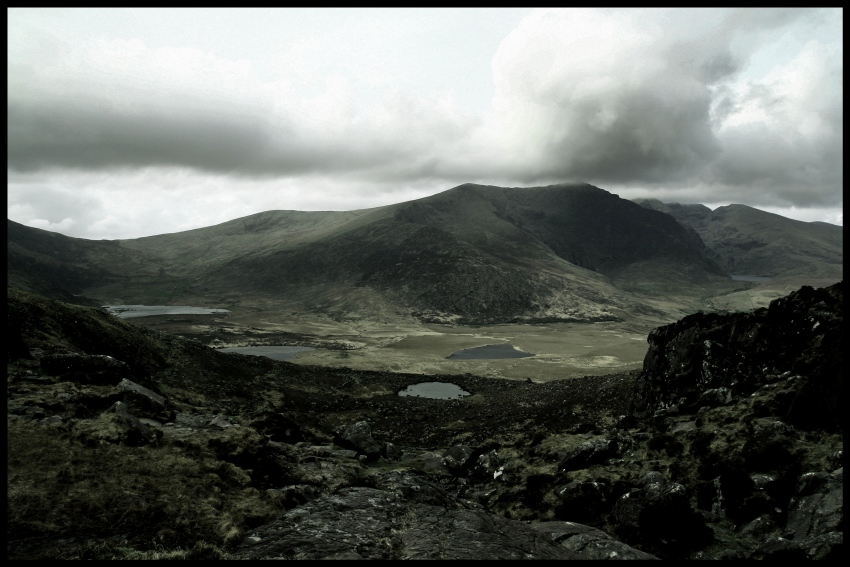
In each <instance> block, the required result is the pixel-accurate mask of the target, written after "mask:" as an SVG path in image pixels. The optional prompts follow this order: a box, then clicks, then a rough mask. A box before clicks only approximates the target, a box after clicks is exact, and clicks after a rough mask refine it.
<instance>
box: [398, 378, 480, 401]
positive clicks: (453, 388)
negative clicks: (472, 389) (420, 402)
mask: <svg viewBox="0 0 850 567" xmlns="http://www.w3.org/2000/svg"><path fill="white" fill-rule="evenodd" d="M398 395H399V396H415V397H417V398H431V399H433V400H457V399H460V398H462V397H464V396H468V395H469V392H466V391H464V390H462V389H461V387H460V386H458V385H457V384H450V383H448V382H420V383H419V384H413V385H412V386H408V387H407V388H405V389H404V390H402V391H401V392H399V393H398Z"/></svg>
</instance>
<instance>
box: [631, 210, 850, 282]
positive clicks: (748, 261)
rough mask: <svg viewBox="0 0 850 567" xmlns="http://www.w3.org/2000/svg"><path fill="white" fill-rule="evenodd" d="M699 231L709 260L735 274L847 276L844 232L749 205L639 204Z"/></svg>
mask: <svg viewBox="0 0 850 567" xmlns="http://www.w3.org/2000/svg"><path fill="white" fill-rule="evenodd" d="M635 202H637V203H638V204H640V205H642V206H644V207H647V208H650V209H653V210H657V211H661V212H664V213H667V214H669V215H671V216H672V217H674V218H675V219H676V220H677V221H679V222H680V223H681V224H682V225H683V226H686V227H691V228H693V229H694V230H695V231H696V232H697V233H698V234H699V235H700V237H701V238H702V240H703V242H705V244H706V246H707V247H708V248H709V249H710V253H709V256H711V257H712V258H713V259H715V260H716V261H717V262H718V263H719V264H720V265H721V266H722V267H723V268H724V269H725V270H726V271H728V272H729V273H731V274H750V275H757V276H771V277H782V276H794V275H806V276H813V277H821V278H826V279H828V278H834V279H835V280H836V281H838V280H840V279H842V278H843V274H844V265H843V264H844V228H843V227H841V226H836V225H832V224H828V223H824V222H802V221H797V220H792V219H788V218H785V217H783V216H780V215H775V214H773V213H768V212H765V211H761V210H759V209H754V208H752V207H748V206H746V205H729V206H726V207H718V208H717V209H715V210H714V211H712V210H711V209H709V208H708V207H706V206H704V205H681V204H679V203H662V202H661V201H658V200H656V199H636V200H635Z"/></svg>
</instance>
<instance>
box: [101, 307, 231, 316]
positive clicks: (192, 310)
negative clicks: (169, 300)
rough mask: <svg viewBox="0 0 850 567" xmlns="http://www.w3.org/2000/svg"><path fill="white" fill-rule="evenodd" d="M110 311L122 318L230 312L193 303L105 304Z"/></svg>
mask: <svg viewBox="0 0 850 567" xmlns="http://www.w3.org/2000/svg"><path fill="white" fill-rule="evenodd" d="M102 307H103V309H105V310H106V311H107V312H108V313H112V314H113V315H117V316H118V317H120V318H121V319H132V318H133V317H150V316H151V315H212V314H223V313H230V311H229V310H227V309H208V308H206V307H192V306H191V305H103V306H102Z"/></svg>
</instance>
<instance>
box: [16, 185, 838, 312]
mask: <svg viewBox="0 0 850 567" xmlns="http://www.w3.org/2000/svg"><path fill="white" fill-rule="evenodd" d="M651 205H652V204H651V203H650V204H647V203H643V206H641V205H639V204H637V203H635V202H632V201H629V200H625V199H620V198H619V197H618V196H616V195H613V194H611V193H609V192H607V191H605V190H603V189H600V188H598V187H593V186H591V185H587V184H572V185H552V186H548V187H532V188H504V187H493V186H483V185H474V184H465V185H461V186H459V187H455V188H454V189H451V190H448V191H445V192H443V193H439V194H437V195H433V196H431V197H427V198H424V199H418V200H415V201H409V202H405V203H400V204H396V205H390V206H385V207H378V208H374V209H366V210H359V211H348V212H301V211H267V212H264V213H259V214H256V215H251V216H248V217H244V218H240V219H236V220H233V221H229V222H226V223H222V224H219V225H216V226H211V227H207V228H201V229H196V230H191V231H186V232H180V233H173V234H163V235H158V236H151V237H146V238H138V239H129V240H115V241H89V240H84V239H77V238H70V237H66V236H63V235H59V234H55V233H50V232H47V231H43V230H38V229H34V228H29V227H25V226H22V225H20V224H18V223H14V222H12V221H9V242H8V248H9V263H8V276H9V285H12V286H15V287H20V288H21V289H25V290H29V291H34V292H37V293H40V294H43V295H46V296H49V297H54V298H57V299H63V300H65V301H69V300H72V299H73V300H74V301H76V302H78V303H80V302H86V301H89V302H90V301H97V302H101V303H108V302H109V303H118V302H124V303H130V302H135V303H148V304H168V303H172V304H174V303H178V302H182V303H189V302H194V303H195V304H197V302H203V301H206V302H213V303H219V304H220V303H229V304H237V303H240V304H241V303H251V302H254V303H256V302H258V301H259V302H262V303H263V304H264V305H269V304H278V305H280V304H281V302H285V303H286V304H287V306H288V307H287V308H289V307H291V308H292V310H296V311H297V310H301V311H304V312H307V311H309V312H323V313H326V314H330V315H332V316H334V317H343V318H350V317H353V318H358V317H371V316H375V314H376V313H377V312H379V311H380V312H386V313H390V312H391V313H395V314H397V315H400V316H406V317H409V316H411V315H412V316H414V317H417V318H419V319H421V320H424V321H442V322H464V323H476V324H477V323H498V322H512V321H524V322H534V321H599V320H613V319H617V318H622V317H623V316H624V315H628V314H629V313H632V314H633V313H652V312H656V313H657V306H658V301H659V300H661V299H663V300H665V301H666V300H668V299H670V300H671V301H672V300H673V299H675V298H676V297H686V296H687V297H697V296H703V295H712V294H713V293H716V292H719V291H722V290H723V289H731V287H733V285H734V284H733V283H732V282H730V281H729V278H728V273H729V272H728V270H731V272H733V273H753V274H764V275H774V274H778V273H786V272H787V273H791V272H794V271H795V270H806V269H810V266H811V265H812V263H811V262H812V258H813V257H815V254H814V250H815V245H816V244H817V243H820V246H821V247H820V248H819V249H818V250H819V252H818V254H820V255H819V256H817V258H821V259H820V260H818V261H819V262H820V264H818V266H819V268H818V269H821V270H822V271H823V273H825V274H831V273H833V272H834V271H835V266H836V265H838V268H839V271H840V262H841V247H840V246H841V238H840V234H841V229H840V227H838V234H839V236H838V239H837V245H836V239H835V238H834V234H835V230H834V229H835V228H836V227H830V226H829V225H824V226H817V225H815V224H812V223H797V221H789V220H788V219H783V218H782V217H777V216H776V215H769V217H770V218H768V220H764V219H763V218H762V217H760V216H759V214H762V215H768V213H761V212H760V211H756V210H755V209H750V208H748V207H743V210H738V209H735V208H734V207H726V208H725V209H729V211H728V212H727V213H726V214H725V216H724V215H723V214H722V211H721V213H718V211H715V212H713V213H712V212H711V211H710V210H709V209H707V208H706V207H701V206H680V205H664V204H660V203H657V204H654V206H651ZM700 207H701V208H700ZM656 209H662V210H656ZM667 209H669V210H667ZM703 209H704V210H703ZM747 215H749V216H747ZM773 217H775V218H773ZM764 218H767V217H764ZM777 219H779V220H777ZM677 221H678V222H677ZM781 221H786V224H782V223H781ZM787 223H791V224H787ZM798 225H802V226H798ZM787 226H793V227H795V230H794V231H789V230H788V229H787V228H786V227H787ZM770 231H778V232H782V231H784V233H785V234H784V235H783V237H784V238H785V240H782V239H780V237H779V235H778V234H777V235H774V234H773V233H772V232H770ZM818 231H820V232H818ZM815 234H819V235H821V236H819V237H817V238H816V237H815V236H813V235H815ZM791 236H793V238H791ZM763 241H767V242H769V243H770V244H769V245H765V246H753V247H752V248H751V250H755V249H756V248H764V249H765V250H766V251H770V250H772V252H771V253H770V254H767V255H762V256H759V255H758V254H755V253H753V254H750V255H747V254H744V253H743V251H745V250H746V246H747V243H748V242H759V243H760V242H763ZM779 243H784V244H782V246H784V247H779ZM707 245H708V246H707ZM797 245H799V247H800V248H799V249H796V250H795V249H794V246H797ZM836 246H837V248H836ZM836 258H837V260H836ZM759 262H761V264H760V263H759ZM831 262H832V263H831ZM835 262H837V264H836V263H835ZM830 270H833V272H830ZM838 279H841V278H840V276H839V277H837V278H836V281H837V280H838ZM724 286H725V287H724ZM69 298H70V299H69ZM86 298H88V299H86ZM653 298H655V299H653ZM671 298H673V299H671Z"/></svg>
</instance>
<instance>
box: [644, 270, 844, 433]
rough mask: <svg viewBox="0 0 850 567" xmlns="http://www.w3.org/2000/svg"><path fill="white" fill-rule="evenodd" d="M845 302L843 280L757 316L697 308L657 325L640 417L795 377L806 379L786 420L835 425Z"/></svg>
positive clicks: (791, 399)
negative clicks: (691, 312)
mask: <svg viewBox="0 0 850 567" xmlns="http://www.w3.org/2000/svg"><path fill="white" fill-rule="evenodd" d="M843 303H844V293H843V283H840V284H836V285H833V286H831V287H829V288H824V289H817V290H815V289H812V288H811V287H803V288H801V289H800V290H799V291H797V292H794V293H791V294H790V295H788V296H786V297H783V298H779V299H776V300H774V301H772V302H771V304H770V306H769V307H768V308H766V309H759V310H757V311H754V312H752V313H740V314H731V315H720V314H706V313H697V314H694V315H690V316H688V317H685V318H684V319H682V320H680V321H678V322H676V323H673V324H671V325H667V326H664V327H659V328H658V329H656V330H654V331H653V332H652V333H650V335H649V337H648V339H647V340H648V342H649V351H648V352H647V354H646V358H645V360H644V366H643V371H642V373H641V375H640V377H639V379H638V384H637V388H636V391H635V396H634V413H635V415H637V416H639V417H647V416H651V415H655V414H660V413H662V412H664V411H665V410H669V409H670V408H674V407H675V411H680V410H683V409H689V410H690V411H696V410H698V409H699V408H700V407H704V406H709V407H714V406H717V405H719V404H721V403H726V402H728V401H730V400H731V399H732V398H739V397H742V396H748V395H750V394H752V393H753V392H755V391H756V390H758V389H759V388H761V387H765V386H766V385H768V384H771V383H775V382H778V381H779V380H780V379H783V378H788V377H789V376H792V375H793V376H798V377H799V379H800V380H801V382H800V384H799V386H795V387H794V388H793V393H789V395H787V396H785V398H786V402H787V407H782V410H783V411H784V413H783V417H786V418H787V420H788V421H789V423H793V424H795V425H797V426H799V427H803V428H816V427H829V428H835V427H838V425H839V424H840V422H841V411H842V408H840V400H841V399H842V391H843V383H842V382H843V381H842V363H843V357H842V352H843V349H842V346H841V345H842V344H843V342H842V324H843Z"/></svg>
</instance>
